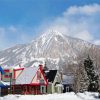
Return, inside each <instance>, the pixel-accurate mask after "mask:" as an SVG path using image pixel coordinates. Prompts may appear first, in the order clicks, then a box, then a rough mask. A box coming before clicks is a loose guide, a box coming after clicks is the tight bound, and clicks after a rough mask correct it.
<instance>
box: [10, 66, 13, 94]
mask: <svg viewBox="0 0 100 100" xmlns="http://www.w3.org/2000/svg"><path fill="white" fill-rule="evenodd" d="M12 72H13V69H12V68H11V69H10V94H12Z"/></svg>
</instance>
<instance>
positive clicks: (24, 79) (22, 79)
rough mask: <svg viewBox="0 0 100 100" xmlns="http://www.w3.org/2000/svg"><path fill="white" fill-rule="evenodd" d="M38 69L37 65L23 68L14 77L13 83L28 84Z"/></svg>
mask: <svg viewBox="0 0 100 100" xmlns="http://www.w3.org/2000/svg"><path fill="white" fill-rule="evenodd" d="M38 69H39V66H34V67H27V68H25V69H24V70H23V71H22V73H21V74H20V76H19V77H18V78H17V79H16V82H15V84H30V83H31V81H32V79H33V77H34V76H35V74H36V72H37V70H38Z"/></svg>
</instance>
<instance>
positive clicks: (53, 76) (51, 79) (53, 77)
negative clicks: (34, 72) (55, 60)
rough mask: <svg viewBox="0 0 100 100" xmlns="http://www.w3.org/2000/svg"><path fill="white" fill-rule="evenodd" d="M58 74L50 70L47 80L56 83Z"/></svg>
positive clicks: (47, 73)
mask: <svg viewBox="0 0 100 100" xmlns="http://www.w3.org/2000/svg"><path fill="white" fill-rule="evenodd" d="M56 74H57V70H49V71H48V72H46V78H47V80H48V82H54V79H55V76H56Z"/></svg>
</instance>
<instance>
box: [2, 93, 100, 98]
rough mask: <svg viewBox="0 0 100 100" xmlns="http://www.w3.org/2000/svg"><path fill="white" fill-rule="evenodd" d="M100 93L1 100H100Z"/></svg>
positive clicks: (24, 96) (30, 96)
mask: <svg viewBox="0 0 100 100" xmlns="http://www.w3.org/2000/svg"><path fill="white" fill-rule="evenodd" d="M97 97H98V93H88V92H85V93H77V94H75V93H73V92H71V93H64V94H48V95H7V96H4V97H0V100H100V98H97Z"/></svg>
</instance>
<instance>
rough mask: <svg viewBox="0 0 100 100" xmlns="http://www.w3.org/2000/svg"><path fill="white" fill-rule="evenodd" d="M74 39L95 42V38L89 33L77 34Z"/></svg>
mask: <svg viewBox="0 0 100 100" xmlns="http://www.w3.org/2000/svg"><path fill="white" fill-rule="evenodd" d="M74 37H76V38H80V39H82V40H85V41H91V40H93V36H92V35H91V34H90V33H89V32H88V31H82V32H80V33H78V34H76V35H75V36H74Z"/></svg>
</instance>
